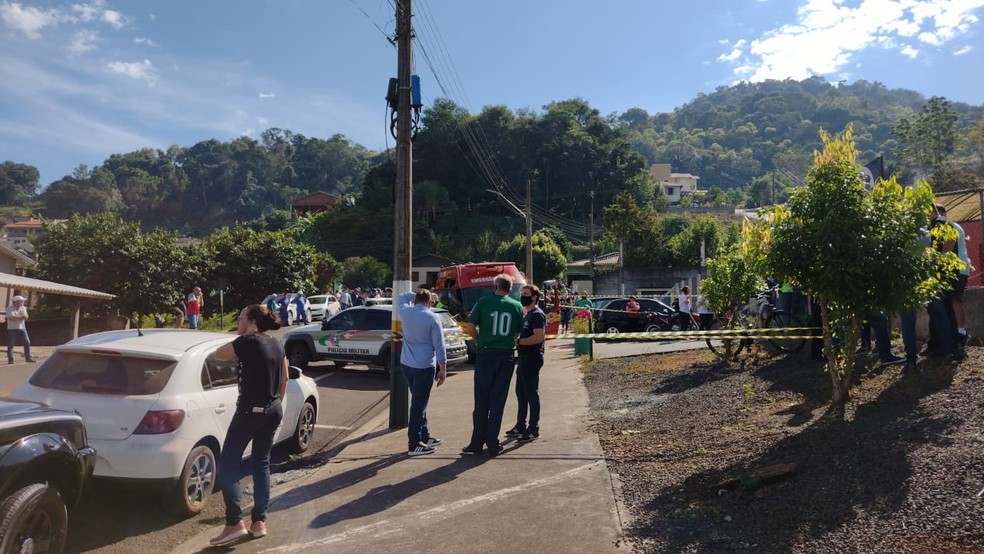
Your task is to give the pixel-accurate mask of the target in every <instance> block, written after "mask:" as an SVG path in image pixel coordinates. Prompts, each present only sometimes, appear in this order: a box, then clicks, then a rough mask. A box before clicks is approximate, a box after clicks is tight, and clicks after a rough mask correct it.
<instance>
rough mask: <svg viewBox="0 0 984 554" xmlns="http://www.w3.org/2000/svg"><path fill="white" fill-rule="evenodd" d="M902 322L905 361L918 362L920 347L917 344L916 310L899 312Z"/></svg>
mask: <svg viewBox="0 0 984 554" xmlns="http://www.w3.org/2000/svg"><path fill="white" fill-rule="evenodd" d="M899 319H900V320H901V322H902V344H903V345H905V359H906V360H908V361H911V362H914V361H916V358H917V356H918V355H919V345H918V344H916V310H908V311H901V312H899Z"/></svg>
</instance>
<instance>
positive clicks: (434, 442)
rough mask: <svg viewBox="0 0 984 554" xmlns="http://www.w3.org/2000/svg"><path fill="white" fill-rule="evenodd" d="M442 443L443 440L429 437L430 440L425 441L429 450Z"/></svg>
mask: <svg viewBox="0 0 984 554" xmlns="http://www.w3.org/2000/svg"><path fill="white" fill-rule="evenodd" d="M442 442H444V439H439V438H437V437H431V438H429V439H427V443H426V444H427V446H429V447H431V448H434V447H436V446H438V445H440V444H441V443H442Z"/></svg>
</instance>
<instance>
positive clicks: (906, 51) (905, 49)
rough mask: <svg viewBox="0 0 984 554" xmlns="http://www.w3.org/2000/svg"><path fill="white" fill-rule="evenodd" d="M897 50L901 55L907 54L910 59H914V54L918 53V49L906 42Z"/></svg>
mask: <svg viewBox="0 0 984 554" xmlns="http://www.w3.org/2000/svg"><path fill="white" fill-rule="evenodd" d="M899 52H901V53H902V55H903V56H908V57H910V58H912V59H915V58H916V56H918V55H919V49H917V48H914V47H912V46H909V45H908V44H907V45H905V46H903V47H902V49H901V50H899Z"/></svg>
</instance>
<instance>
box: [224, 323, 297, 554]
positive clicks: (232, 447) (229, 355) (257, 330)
mask: <svg viewBox="0 0 984 554" xmlns="http://www.w3.org/2000/svg"><path fill="white" fill-rule="evenodd" d="M236 325H237V326H236V334H238V335H239V336H238V337H236V339H235V340H233V341H232V342H230V343H226V344H224V345H222V346H220V347H219V349H218V350H216V351H215V357H216V358H217V359H219V360H231V359H233V357H235V358H238V363H237V364H236V374H237V378H238V380H239V398H237V399H236V412H235V414H233V416H232V423H230V424H229V430H228V432H226V438H225V442H224V443H223V444H222V454H221V455H220V457H219V467H218V478H217V479H216V484H217V485H218V486H219V488H220V489H221V490H222V497H223V499H224V500H225V507H226V513H225V519H226V525H225V528H223V529H222V532H221V533H219V535H218V536H216V537H214V538H213V539H211V541H210V542H211V544H212V546H222V545H226V544H230V543H232V542H235V541H237V540H239V538H241V537H243V536H245V535H246V534H247V533H249V534H251V535H252V536H253V538H260V537H265V536H266V533H267V532H266V523H265V521H266V511H267V507H268V506H269V504H270V450H271V448H273V437H274V434H275V433H276V431H277V427H278V426H279V425H280V421H281V420H282V419H283V418H284V408H283V404H282V402H283V400H284V395H286V394H287V358H286V357H285V356H284V347H283V346H282V345H281V344H280V341H279V340H277V339H276V338H274V337H271V336H269V335H267V334H266V331H272V330H276V329H279V328H280V320H279V319H278V318H277V315H276V314H274V313H273V312H271V311H270V310H268V309H267V307H266V306H261V305H259V304H253V305H251V306H247V307H245V308H243V311H241V312H239V317H238V318H236ZM249 441H253V448H252V451H251V455H250V465H252V468H253V510H252V513H251V516H252V521H253V523H252V525H250V527H249V530H247V529H246V525H245V524H244V523H243V519H242V518H243V509H242V501H243V494H242V490H241V489H240V487H239V479H240V477H241V475H242V471H241V464H242V458H243V452H244V451H245V450H246V443H248V442H249Z"/></svg>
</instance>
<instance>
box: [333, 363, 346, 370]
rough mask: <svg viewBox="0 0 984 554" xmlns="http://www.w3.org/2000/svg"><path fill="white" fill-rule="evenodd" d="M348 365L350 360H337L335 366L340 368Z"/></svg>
mask: <svg viewBox="0 0 984 554" xmlns="http://www.w3.org/2000/svg"><path fill="white" fill-rule="evenodd" d="M347 365H348V362H335V367H337V368H338V369H344V368H345V366H347Z"/></svg>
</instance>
